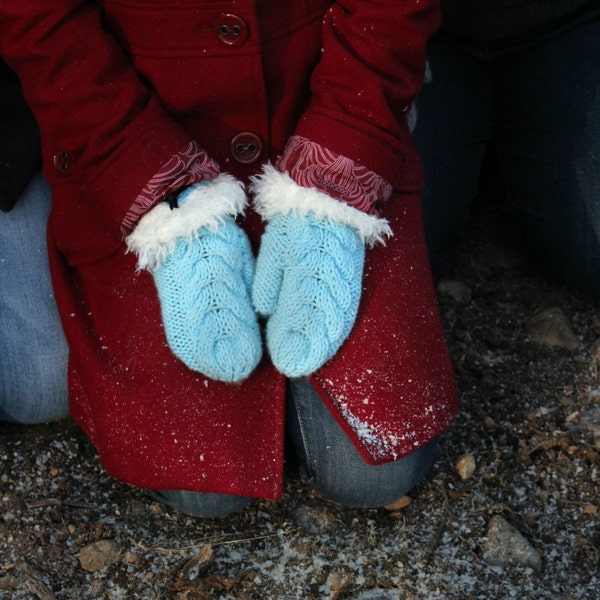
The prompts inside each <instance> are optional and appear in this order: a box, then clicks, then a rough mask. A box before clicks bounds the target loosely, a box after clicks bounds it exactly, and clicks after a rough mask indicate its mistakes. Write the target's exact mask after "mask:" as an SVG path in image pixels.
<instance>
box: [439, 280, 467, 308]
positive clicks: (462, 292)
mask: <svg viewBox="0 0 600 600" xmlns="http://www.w3.org/2000/svg"><path fill="white" fill-rule="evenodd" d="M437 291H438V293H439V294H440V296H445V297H446V298H452V299H453V300H454V301H455V302H456V303H457V304H462V305H465V304H469V302H471V296H472V295H473V292H472V291H471V288H470V287H469V286H468V285H466V284H465V283H462V282H460V281H455V280H453V279H442V280H441V281H440V282H438V284H437Z"/></svg>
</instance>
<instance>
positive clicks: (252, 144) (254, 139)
mask: <svg viewBox="0 0 600 600" xmlns="http://www.w3.org/2000/svg"><path fill="white" fill-rule="evenodd" d="M262 151H263V143H262V140H261V139H260V138H259V137H258V136H257V135H256V134H255V133H250V132H247V131H244V132H243V133H238V134H237V135H236V136H235V137H234V138H233V139H232V140H231V153H232V154H233V158H234V159H235V160H236V161H237V162H239V163H241V164H243V165H250V164H252V163H255V162H256V161H258V160H259V159H260V156H261V154H262Z"/></svg>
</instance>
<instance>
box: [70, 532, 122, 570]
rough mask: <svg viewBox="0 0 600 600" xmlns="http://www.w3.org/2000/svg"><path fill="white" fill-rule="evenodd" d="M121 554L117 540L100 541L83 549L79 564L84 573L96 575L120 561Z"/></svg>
mask: <svg viewBox="0 0 600 600" xmlns="http://www.w3.org/2000/svg"><path fill="white" fill-rule="evenodd" d="M120 554H121V546H120V545H119V543H118V542H116V541H115V540H98V541H97V542H93V543H91V544H88V545H87V546H84V547H83V548H82V549H81V552H80V553H79V564H80V565H81V568H82V569H83V570H84V571H89V572H90V573H95V572H96V571H101V570H102V569H104V568H106V567H108V565H110V564H112V563H113V562H115V561H116V560H118V558H119V556H120Z"/></svg>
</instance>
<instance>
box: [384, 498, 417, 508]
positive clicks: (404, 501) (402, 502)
mask: <svg viewBox="0 0 600 600" xmlns="http://www.w3.org/2000/svg"><path fill="white" fill-rule="evenodd" d="M411 502H412V499H411V498H410V496H401V497H400V498H398V500H394V502H391V503H390V504H386V505H385V507H384V508H385V509H386V510H389V511H394V510H402V509H403V508H407V507H408V506H410V504H411Z"/></svg>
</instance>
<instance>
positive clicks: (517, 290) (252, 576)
mask: <svg viewBox="0 0 600 600" xmlns="http://www.w3.org/2000/svg"><path fill="white" fill-rule="evenodd" d="M502 216H503V215H502V214H499V213H498V212H497V211H495V210H491V209H489V208H487V209H485V210H480V211H479V212H478V214H477V215H476V218H475V220H474V224H473V226H472V230H471V231H470V234H469V243H468V244H467V246H466V248H467V249H466V250H464V251H463V252H462V253H461V255H460V256H459V258H458V260H457V261H456V263H455V264H454V265H453V266H452V267H451V268H448V269H447V270H445V271H444V272H441V273H438V274H436V277H437V282H438V291H439V301H440V307H441V311H442V315H443V320H444V325H445V329H446V333H447V337H448V342H449V347H450V350H451V354H452V359H453V362H454V366H455V370H456V374H457V379H458V385H459V388H460V393H461V397H462V404H461V410H460V414H459V417H458V419H457V421H456V423H455V424H454V425H453V427H452V428H451V429H450V431H449V432H448V433H447V435H445V437H444V439H443V442H442V443H441V445H440V449H439V457H438V460H437V462H436V464H435V466H434V468H433V470H432V472H431V474H430V476H429V477H428V478H427V479H426V480H425V481H424V482H423V483H421V484H420V485H419V486H418V487H417V488H416V489H414V490H413V491H412V492H411V494H410V498H405V499H401V501H399V502H398V503H395V505H394V506H390V507H388V508H387V509H380V510H349V509H344V508H341V507H339V506H336V505H333V504H329V503H327V502H324V501H322V500H321V499H319V498H318V497H317V496H315V495H314V494H313V492H312V491H311V490H310V488H308V487H307V486H306V485H305V484H304V482H303V481H302V480H301V478H300V477H299V476H298V474H297V473H296V472H295V470H294V467H293V465H289V468H288V470H289V472H288V477H287V487H286V492H285V496H284V498H283V500H282V501H281V502H278V503H272V502H259V503H257V504H256V505H255V506H253V507H251V508H250V509H248V510H246V511H244V512H243V513H241V514H238V515H235V516H230V517H227V518H223V519H212V520H207V521H202V520H198V519H193V518H190V517H187V516H185V515H182V514H180V513H177V512H175V511H172V510H169V509H166V508H164V507H162V506H160V505H158V504H156V503H154V502H153V501H152V500H151V499H150V498H149V497H148V496H147V495H146V494H145V493H144V492H143V491H141V490H138V489H134V488H131V487H129V486H127V485H124V484H122V483H120V482H118V481H115V480H114V479H112V478H110V477H109V476H108V475H107V474H106V473H105V472H104V471H103V470H102V468H101V467H100V466H99V464H98V461H97V458H96V454H95V451H94V449H93V448H92V447H91V445H90V444H89V442H88V441H87V440H86V438H85V437H84V436H83V435H82V433H81V432H80V431H79V429H78V428H77V427H76V426H75V425H74V424H73V423H72V422H71V421H65V422H61V423H54V424H49V425H44V426H39V427H15V426H11V425H8V424H2V425H0V503H1V504H0V598H3V599H4V598H7V599H8V598H11V599H15V600H19V599H36V598H39V599H42V600H50V599H69V600H84V599H94V600H96V599H121V598H123V599H129V598H140V599H144V600H149V599H153V598H161V599H162V598H165V599H173V600H204V599H223V600H225V599H233V598H236V599H264V598H269V599H271V598H272V599H280V600H288V599H289V600H292V599H330V600H336V599H345V600H397V599H398V600H404V599H406V600H413V599H423V600H430V599H438V598H440V599H444V600H451V599H461V600H462V599H467V600H469V599H486V600H489V599H490V598H519V599H524V598H535V599H536V600H540V599H546V598H547V599H552V600H556V599H558V600H572V599H577V600H584V599H588V598H589V599H594V600H596V599H597V598H598V594H599V592H598V589H599V587H600V577H599V575H598V573H599V569H598V567H599V557H600V521H599V516H598V510H599V508H600V494H599V486H600V476H599V472H598V471H599V454H600V382H599V380H598V369H599V368H600V315H599V313H598V306H597V304H595V303H594V301H592V300H590V299H589V298H586V297H584V296H581V295H579V294H577V293H575V292H572V291H570V290H567V289H565V288H562V287H560V286H558V285H555V284H552V283H549V282H548V281H546V280H545V279H543V278H542V277H541V276H540V275H539V274H538V273H537V272H536V271H535V270H534V269H533V268H532V266H531V265H530V264H528V263H527V261H526V260H525V259H524V258H523V256H522V255H521V254H520V253H519V251H518V240H516V239H515V238H514V236H513V235H512V231H511V229H510V227H509V226H508V225H503V224H504V223H505V221H504V220H503V219H502V218H501V217H502ZM544 313H545V314H546V315H547V318H546V319H545V320H544V317H543V315H544ZM540 315H541V316H540ZM548 315H549V316H548Z"/></svg>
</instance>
